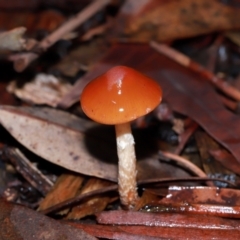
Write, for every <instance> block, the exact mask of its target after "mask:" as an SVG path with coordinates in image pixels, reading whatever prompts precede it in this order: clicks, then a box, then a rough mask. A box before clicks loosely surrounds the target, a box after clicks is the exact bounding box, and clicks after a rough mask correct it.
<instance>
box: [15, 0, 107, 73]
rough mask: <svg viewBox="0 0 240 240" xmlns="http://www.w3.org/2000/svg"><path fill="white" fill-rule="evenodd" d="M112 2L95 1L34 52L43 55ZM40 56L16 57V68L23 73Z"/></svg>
mask: <svg viewBox="0 0 240 240" xmlns="http://www.w3.org/2000/svg"><path fill="white" fill-rule="evenodd" d="M109 1H110V0H95V1H93V2H92V3H91V4H90V5H89V6H87V7H86V8H85V9H83V10H82V11H81V12H79V13H78V14H77V15H76V16H75V17H73V18H71V19H69V20H68V21H67V22H65V24H63V25H62V26H60V27H59V28H58V29H56V30H55V31H54V32H52V33H51V34H50V35H48V36H47V37H46V38H44V39H43V40H42V41H41V42H39V43H38V44H36V46H35V47H34V50H36V51H37V52H39V53H41V52H43V51H46V50H47V49H48V48H49V47H50V46H52V45H53V44H54V43H56V42H57V41H58V40H60V39H61V38H62V37H63V36H64V35H66V34H67V33H69V32H71V31H73V30H74V29H75V28H77V27H79V26H80V25H81V24H82V23H83V22H84V21H86V20H87V19H89V18H90V17H92V16H93V15H94V14H96V13H97V12H98V11H99V10H100V9H102V8H103V7H104V6H106V5H107V4H108V3H109ZM38 56H39V54H37V53H33V52H29V53H25V54H23V55H21V54H20V55H18V57H17V56H16V55H15V60H14V68H15V70H16V71H18V72H22V71H23V70H24V69H25V68H26V67H27V66H28V65H29V64H30V63H31V62H32V61H34V60H35V59H37V57H38Z"/></svg>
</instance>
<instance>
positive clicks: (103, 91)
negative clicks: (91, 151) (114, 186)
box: [80, 66, 162, 209]
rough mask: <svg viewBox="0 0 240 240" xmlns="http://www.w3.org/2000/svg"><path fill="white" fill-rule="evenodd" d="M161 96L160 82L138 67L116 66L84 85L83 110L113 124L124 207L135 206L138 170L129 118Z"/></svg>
mask: <svg viewBox="0 0 240 240" xmlns="http://www.w3.org/2000/svg"><path fill="white" fill-rule="evenodd" d="M161 99H162V90H161V88H160V86H159V85H158V84H157V82H155V81H154V80H152V79H151V78H149V77H147V76H145V75H143V74H141V73H139V72H138V71H136V70H134V69H132V68H129V67H125V66H116V67H113V68H111V69H110V70H108V71H107V72H106V73H104V74H103V75H101V76H99V77H97V78H96V79H94V80H92V81H91V82H90V83H89V84H87V85H86V87H85V88H84V89H83V92H82V95H81V99H80V101H81V106H82V110H83V112H84V113H85V114H86V115H87V116H88V117H89V118H91V119H93V120H94V121H96V122H99V123H103V124H111V125H115V131H116V141H117V153H118V159H119V163H118V164H119V165H118V191H119V195H120V201H121V204H122V205H123V207H124V208H127V209H132V208H134V206H135V204H136V202H137V199H138V193H137V178H136V177H137V170H136V155H135V149H134V138H133V135H132V132H131V121H133V120H135V119H136V118H138V117H140V116H144V115H146V114H148V113H149V112H151V111H152V110H153V109H154V108H155V107H156V106H157V105H158V104H159V103H160V102H161Z"/></svg>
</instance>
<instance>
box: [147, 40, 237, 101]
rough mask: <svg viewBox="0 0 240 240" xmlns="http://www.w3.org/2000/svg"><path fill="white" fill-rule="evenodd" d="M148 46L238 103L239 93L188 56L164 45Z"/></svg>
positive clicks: (151, 44)
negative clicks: (198, 74)
mask: <svg viewBox="0 0 240 240" xmlns="http://www.w3.org/2000/svg"><path fill="white" fill-rule="evenodd" d="M150 46H151V47H152V48H154V49H155V50H156V51H158V52H159V53H161V54H163V55H165V56H167V57H168V58H170V59H172V60H174V61H175V62H177V63H179V64H180V65H182V66H184V67H186V68H189V69H191V70H193V71H195V72H197V73H200V74H201V75H202V76H203V77H205V78H206V79H207V80H209V81H210V82H211V83H212V84H214V86H215V87H216V88H218V89H219V90H221V91H222V92H223V93H225V94H226V95H228V96H229V97H232V98H233V99H235V100H237V101H240V91H239V90H237V89H236V88H234V87H233V86H231V85H229V84H228V83H227V82H225V81H224V80H223V79H221V78H218V77H217V76H215V75H214V74H213V73H212V72H210V71H208V70H207V69H205V68H204V67H203V66H201V65H200V64H198V63H196V62H194V61H193V60H191V59H190V58H189V57H188V56H186V55H184V54H183V53H181V52H179V51H177V50H175V49H173V48H171V47H169V46H167V45H165V44H159V43H157V42H154V41H152V42H151V43H150Z"/></svg>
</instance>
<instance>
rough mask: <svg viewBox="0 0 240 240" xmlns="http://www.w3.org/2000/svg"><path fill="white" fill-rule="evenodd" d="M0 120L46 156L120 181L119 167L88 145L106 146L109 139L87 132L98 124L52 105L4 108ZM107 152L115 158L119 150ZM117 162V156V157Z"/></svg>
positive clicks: (55, 162)
mask: <svg viewBox="0 0 240 240" xmlns="http://www.w3.org/2000/svg"><path fill="white" fill-rule="evenodd" d="M0 122H1V124H2V125H3V126H4V127H5V128H6V129H7V130H8V131H9V132H10V134H11V135H12V136H13V137H14V138H16V139H17V140H18V141H19V142H20V143H21V144H23V145H24V146H25V147H27V148H28V149H29V150H30V151H32V152H34V153H35V154H37V155H39V156H41V157H42V158H44V159H46V160H48V161H50V162H52V163H54V164H57V165H59V166H62V167H64V168H67V169H69V170H72V171H75V172H79V173H82V174H86V175H90V176H96V177H100V178H104V179H109V180H116V176H117V166H116V165H114V164H110V163H107V162H104V161H101V160H99V159H97V158H96V157H94V156H92V155H91V152H90V150H89V149H88V146H87V145H92V146H98V148H99V150H101V149H106V147H107V145H108V144H107V143H106V141H101V140H100V139H98V138H97V137H96V136H90V134H88V135H87V136H88V137H87V140H86V137H85V134H84V131H85V132H86V130H87V129H88V127H87V126H89V128H91V127H92V126H94V125H95V126H96V125H97V124H95V123H91V122H89V121H86V120H85V121H84V120H83V119H80V118H77V117H75V116H74V115H71V114H68V113H66V112H63V111H59V110H55V109H49V108H28V107H19V108H15V107H10V106H1V107H0ZM112 150H113V151H112V153H111V148H110V149H108V151H107V152H106V154H105V153H104V160H106V159H111V158H112V159H114V156H116V153H115V152H116V151H115V149H112ZM115 160H116V161H115V163H117V159H116V158H115Z"/></svg>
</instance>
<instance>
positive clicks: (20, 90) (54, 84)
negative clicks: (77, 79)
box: [7, 73, 72, 107]
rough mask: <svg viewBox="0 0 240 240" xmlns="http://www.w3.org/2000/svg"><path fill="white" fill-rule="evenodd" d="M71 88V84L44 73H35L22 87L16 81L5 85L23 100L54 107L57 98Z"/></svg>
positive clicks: (57, 100)
mask: <svg viewBox="0 0 240 240" xmlns="http://www.w3.org/2000/svg"><path fill="white" fill-rule="evenodd" d="M71 89H72V85H71V84H69V83H67V82H61V81H60V80H59V79H58V78H56V77H55V76H53V75H47V74H44V73H39V74H37V75H36V77H35V78H34V79H33V81H31V82H28V83H25V84H24V85H23V86H22V87H18V86H17V82H16V81H13V82H11V83H10V84H9V85H8V87H7V90H8V91H9V92H10V93H14V94H15V95H16V96H17V97H18V98H20V99H22V100H24V101H27V102H30V103H33V104H47V105H49V106H52V107H56V105H57V103H58V102H59V100H60V99H61V98H62V97H63V96H64V95H65V94H67V93H68V92H69V91H70V90H71Z"/></svg>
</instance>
